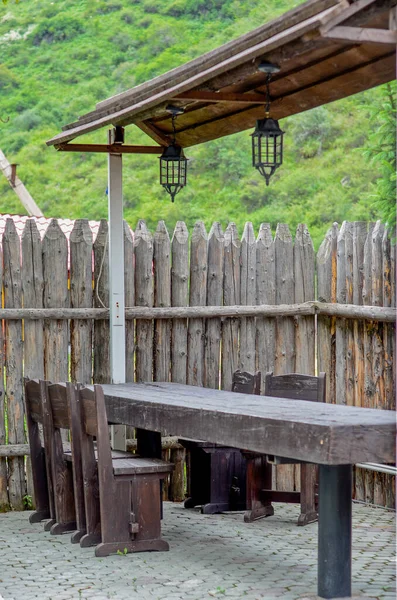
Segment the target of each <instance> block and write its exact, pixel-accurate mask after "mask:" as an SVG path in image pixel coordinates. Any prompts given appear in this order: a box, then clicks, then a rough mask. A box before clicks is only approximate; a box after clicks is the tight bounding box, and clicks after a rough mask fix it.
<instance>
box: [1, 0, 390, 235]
mask: <svg viewBox="0 0 397 600" xmlns="http://www.w3.org/2000/svg"><path fill="white" fill-rule="evenodd" d="M301 1H302V0H268V1H267V2H265V3H264V2H260V3H249V2H247V1H246V0H168V1H167V2H164V0H85V1H84V2H82V1H81V0H64V1H63V2H58V3H55V2H54V3H49V2H47V1H46V0H30V1H29V2H20V3H19V4H18V6H16V5H15V2H13V1H12V0H9V1H8V4H7V7H6V8H4V11H3V13H4V14H1V12H0V56H1V59H0V118H1V121H0V139H1V143H0V147H1V149H2V150H3V151H4V152H5V154H6V155H7V157H8V159H9V160H10V161H11V162H18V163H19V164H20V166H19V171H18V172H19V175H20V176H21V179H22V180H23V182H24V183H25V185H26V186H27V187H28V189H29V191H30V193H31V194H32V196H33V197H34V198H35V200H36V202H37V203H38V205H39V206H40V208H41V209H42V210H43V211H44V213H45V214H46V215H48V216H54V217H69V218H79V217H86V218H90V219H100V218H103V217H106V216H107V196H106V187H107V167H106V156H104V155H95V154H92V155H90V154H85V155H84V154H81V155H79V154H67V153H64V154H63V153H57V152H56V151H55V150H54V149H53V148H48V147H47V146H46V145H45V141H46V140H48V139H49V138H50V137H52V136H53V135H55V134H56V133H58V132H59V131H60V130H61V127H62V126H63V125H64V124H65V123H69V122H72V121H75V120H76V119H77V118H78V116H79V115H81V114H84V113H85V112H88V111H90V110H92V109H93V108H95V105H96V103H97V102H99V101H101V100H103V99H105V98H107V97H109V96H111V95H114V94H117V93H120V92H122V91H124V90H126V89H128V88H131V87H133V86H135V85H138V84H140V83H142V82H144V81H147V80H148V79H150V78H152V77H155V76H156V75H159V74H161V73H163V72H165V71H168V70H170V69H172V68H174V67H176V66H178V65H180V64H183V63H185V62H187V61H188V60H191V59H192V58H195V57H197V56H199V55H200V54H203V53H204V52H207V51H209V50H212V49H213V48H216V47H217V46H219V45H220V44H223V43H225V42H228V41H229V40H231V39H233V38H236V37H237V36H239V35H241V34H244V33H246V32H248V31H250V30H252V29H253V28H255V27H258V26H260V25H263V23H265V22H266V21H269V20H270V19H272V18H275V17H277V16H278V15H280V14H282V13H283V12H285V11H287V10H289V9H291V8H294V7H295V6H297V5H298V4H300V3H301ZM0 6H2V5H1V4H0ZM11 31H12V32H13V35H12V36H10V32H11ZM389 97H390V96H389ZM387 98H388V92H387V91H384V88H378V89H374V90H371V91H368V92H365V93H363V94H359V95H356V96H351V97H349V98H346V99H345V100H343V101H339V102H336V103H332V104H329V105H326V106H323V107H319V108H318V109H315V110H312V111H308V112H305V113H301V114H298V115H296V116H292V117H290V118H288V119H285V120H283V121H282V123H281V125H282V128H283V129H284V130H285V132H286V133H285V158H284V164H283V165H282V167H281V168H280V169H278V171H277V172H276V174H275V175H274V177H273V178H272V180H271V183H270V186H269V187H266V185H265V182H264V180H263V179H262V178H261V177H260V175H259V174H258V173H257V172H256V171H255V170H254V169H253V168H252V165H251V138H250V135H249V134H250V132H249V131H247V132H243V133H240V134H237V135H233V136H230V137H226V138H223V139H220V140H214V141H213V142H209V143H207V144H203V145H201V146H197V147H193V148H189V149H188V150H187V151H186V154H187V156H188V157H189V159H190V160H189V172H188V186H187V187H186V188H185V189H183V190H182V191H181V192H180V194H178V196H177V197H176V200H175V203H174V204H172V203H171V202H170V200H169V197H168V195H167V194H166V192H164V190H163V189H162V188H161V187H160V186H159V184H158V159H157V158H156V157H155V156H136V155H131V156H125V157H124V159H123V169H124V184H125V185H124V204H125V216H126V219H127V220H128V221H129V223H130V224H131V226H133V227H135V225H136V222H137V220H138V219H139V218H144V219H146V221H147V223H148V225H149V227H151V228H153V227H155V226H156V224H157V221H158V220H159V219H164V220H165V221H166V223H167V225H168V227H169V228H170V229H172V228H173V226H174V225H175V223H176V221H177V220H179V219H181V220H185V221H186V222H187V224H188V226H189V227H191V226H192V225H193V223H194V221H196V220H197V219H202V220H204V222H205V224H206V226H207V228H209V227H210V225H211V223H212V222H213V221H214V220H218V221H220V222H221V223H222V225H223V226H224V227H225V226H226V225H227V223H228V222H229V221H234V222H236V224H237V226H238V227H239V229H240V233H242V227H243V224H244V223H245V221H247V220H251V221H252V222H253V224H254V227H255V228H256V230H258V227H259V225H260V223H261V222H265V221H266V222H269V223H271V225H272V227H273V228H275V227H276V225H277V222H279V221H280V222H286V223H288V224H289V225H290V227H291V229H292V230H293V229H294V228H295V227H296V225H297V224H298V223H299V222H302V221H303V222H306V223H307V225H308V226H309V228H310V232H311V234H312V236H313V239H314V242H315V245H316V246H318V244H319V243H320V241H321V240H322V238H323V236H324V233H325V231H326V230H327V228H328V227H329V225H330V224H331V223H332V222H333V221H339V222H341V221H342V220H343V219H349V220H355V219H357V220H367V219H371V220H372V219H377V218H386V217H384V215H385V214H386V213H385V212H384V210H383V208H382V206H383V205H382V202H383V201H386V199H388V201H390V199H391V197H392V194H391V185H392V184H393V185H394V186H395V179H393V177H394V174H393V173H392V172H391V170H392V166H393V164H394V163H393V157H392V155H393V154H394V151H393V148H392V144H391V141H390V139H391V138H389V137H388V136H389V133H387V135H386V133H385V132H386V131H387V132H389V125H390V120H389V117H387V116H386V115H385V116H382V114H383V111H384V110H386V109H382V110H381V107H383V106H384V105H385V103H386V104H387V102H388V100H387ZM372 106H374V107H377V108H375V114H374V115H372V113H373V112H374V111H373V110H372V108H371V107H372ZM386 113H387V110H386ZM7 119H8V121H7ZM383 119H384V120H383ZM3 121H6V122H3ZM379 128H381V134H380V133H379ZM380 135H381V136H382V139H385V140H387V142H386V141H385V142H382V143H381V146H379V144H378V141H379V139H380V137H379V136H380ZM126 138H127V139H126V142H127V143H131V144H141V143H149V144H152V143H153V142H152V141H151V140H149V138H147V136H145V134H143V133H142V132H141V131H140V130H139V129H137V128H134V127H133V126H131V127H128V128H127V130H126ZM105 140H106V131H105V130H102V131H99V132H97V133H95V134H90V135H89V136H86V137H85V138H82V141H87V142H97V143H104V142H105ZM371 148H372V150H373V152H372V150H371ZM370 150H371V152H372V153H371V152H370ZM394 160H395V158H394ZM376 198H378V200H377V199H376ZM380 199H383V200H380ZM0 211H2V212H14V213H21V212H23V207H22V205H21V204H20V202H19V200H18V198H17V197H16V195H15V193H14V192H13V190H12V189H11V188H10V187H9V185H8V183H7V181H6V180H5V178H1V179H0ZM387 218H388V219H389V221H390V222H392V221H391V220H390V217H387Z"/></svg>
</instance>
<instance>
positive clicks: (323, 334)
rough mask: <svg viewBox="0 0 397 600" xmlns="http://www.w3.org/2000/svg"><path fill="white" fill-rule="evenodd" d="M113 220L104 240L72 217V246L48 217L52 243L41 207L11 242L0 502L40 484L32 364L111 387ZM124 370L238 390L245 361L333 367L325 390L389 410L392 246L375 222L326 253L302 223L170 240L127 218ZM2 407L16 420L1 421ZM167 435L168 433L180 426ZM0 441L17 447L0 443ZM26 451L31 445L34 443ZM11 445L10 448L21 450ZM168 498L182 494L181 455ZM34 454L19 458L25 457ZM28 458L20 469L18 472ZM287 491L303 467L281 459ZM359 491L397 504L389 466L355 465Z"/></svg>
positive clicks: (338, 233) (343, 230) (11, 501)
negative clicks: (31, 412) (25, 382)
mask: <svg viewBox="0 0 397 600" xmlns="http://www.w3.org/2000/svg"><path fill="white" fill-rule="evenodd" d="M107 236H108V225H107V222H106V221H102V222H101V224H100V228H99V232H98V234H97V236H96V239H95V240H93V239H92V233H91V230H90V227H89V224H88V221H86V220H84V219H82V220H78V221H76V222H75V225H74V228H73V231H72V233H71V235H70V240H69V242H68V241H67V239H66V237H65V235H64V234H63V232H62V230H61V228H60V226H59V224H58V222H57V221H56V220H55V219H54V220H52V221H51V223H50V225H49V227H48V229H47V231H46V233H45V235H44V237H43V239H41V237H40V234H39V232H38V230H37V226H36V223H35V220H34V219H30V220H28V221H27V223H26V226H25V229H24V231H23V234H22V238H21V239H20V238H19V236H18V233H17V231H16V229H15V225H14V223H13V221H12V220H11V219H10V220H8V221H7V226H6V229H5V232H4V234H3V238H2V240H1V241H2V246H1V257H0V285H1V286H2V289H3V306H2V307H0V320H1V321H2V324H3V326H2V328H0V336H2V337H1V339H0V367H1V369H3V372H4V377H3V378H2V379H0V449H1V452H0V510H4V509H8V508H10V507H11V508H13V509H19V508H23V503H24V502H23V498H24V496H25V494H26V493H28V494H30V495H31V480H30V477H29V461H28V460H27V461H25V459H24V455H22V454H19V450H18V448H19V449H20V448H22V445H24V444H26V434H25V429H24V408H23V398H22V377H23V375H26V376H29V377H36V378H43V377H45V378H47V379H49V380H53V381H56V380H66V379H68V378H69V377H70V378H71V379H72V380H74V381H80V382H82V383H90V382H92V381H93V380H94V381H96V382H98V383H106V382H108V381H109V380H110V372H109V311H108V308H107V305H108V292H109V274H108V242H107ZM124 242H125V257H124V273H125V288H126V291H125V305H126V306H127V307H128V308H127V309H126V319H127V321H126V372H127V379H128V380H129V381H132V380H135V381H143V380H145V381H152V380H154V381H156V380H157V381H160V380H170V381H175V382H179V383H189V384H192V385H201V386H206V387H213V388H218V387H220V388H222V389H226V390H230V389H231V382H232V374H233V372H234V371H235V370H236V369H237V368H242V369H246V370H250V371H253V370H255V369H257V370H260V371H261V373H262V388H263V384H264V377H265V374H266V372H267V371H274V372H275V373H276V374H282V373H286V372H293V371H296V372H301V373H307V374H314V373H315V372H316V371H317V370H318V371H320V370H321V371H325V372H326V373H327V382H328V383H327V401H328V402H337V403H341V404H351V405H356V406H371V407H376V408H388V409H391V408H394V406H395V362H394V360H393V357H394V355H395V335H394V333H395V308H394V307H395V246H394V245H392V244H391V242H390V239H389V237H388V235H387V232H386V231H385V228H384V226H383V225H382V224H381V223H379V222H378V223H376V224H375V223H370V224H367V223H362V222H355V223H343V224H342V226H341V227H340V229H339V228H338V226H337V225H336V224H334V225H333V227H332V228H331V229H330V230H329V231H328V233H327V235H326V236H325V239H324V242H323V243H322V245H321V247H320V249H319V251H318V253H317V255H316V254H315V252H314V249H313V244H312V241H311V238H310V234H309V232H308V230H307V228H306V226H305V225H299V226H298V228H297V231H296V234H295V238H294V239H293V237H292V235H291V233H290V231H289V229H288V227H287V225H284V224H280V225H278V227H277V230H276V233H275V235H274V236H273V235H272V232H271V228H270V225H269V224H266V223H265V224H262V225H261V227H260V229H259V232H258V235H257V236H255V233H254V229H253V227H252V224H251V223H247V224H246V225H245V227H244V231H243V235H242V237H241V239H240V238H239V235H238V231H237V228H236V226H235V225H234V224H232V223H231V224H229V225H228V227H227V229H226V231H225V232H224V233H223V232H222V229H221V227H220V225H219V224H218V223H215V224H214V225H213V226H212V228H211V230H210V232H209V233H208V234H207V231H206V229H205V227H204V224H203V223H200V222H199V223H197V224H196V225H195V227H194V228H193V231H192V232H191V235H190V236H189V231H188V229H187V227H186V225H185V224H184V223H183V222H178V223H177V225H176V227H175V231H174V233H173V236H172V238H171V237H170V235H169V233H168V231H167V228H166V227H165V224H164V223H163V222H160V223H159V225H158V227H157V230H156V232H155V233H154V234H153V235H152V233H151V232H150V231H149V230H148V229H147V227H146V225H145V223H144V222H143V221H139V223H138V225H137V228H136V230H135V232H134V233H133V232H132V231H131V230H130V228H129V227H128V226H127V225H126V226H125V228H124ZM6 415H7V420H6ZM171 433H172V432H171ZM5 446H8V447H9V451H8V453H7V451H5V450H4V451H3V448H4V447H5ZM25 448H26V446H25ZM13 451H15V452H16V454H12V452H13ZM163 451H164V453H168V455H170V454H171V458H172V460H174V461H175V462H176V463H177V464H178V470H177V474H176V476H175V477H174V480H173V481H171V483H170V485H169V486H164V489H166V490H168V493H169V496H170V497H172V498H174V499H181V498H182V496H183V473H184V469H183V451H182V450H181V449H180V448H177V447H171V446H170V447H168V446H167V443H165V446H164V448H163ZM25 462H26V465H25ZM25 467H26V470H25ZM274 484H275V485H276V486H277V488H278V489H280V490H285V489H289V490H293V489H299V466H294V465H292V466H291V465H281V466H278V467H277V468H275V470H274ZM354 494H355V497H356V498H357V499H359V500H363V501H367V502H375V503H376V504H380V505H385V506H389V507H392V506H394V503H395V499H394V486H393V482H392V477H391V475H389V474H388V473H374V472H373V471H368V470H365V471H364V470H361V469H356V476H355V491H354Z"/></svg>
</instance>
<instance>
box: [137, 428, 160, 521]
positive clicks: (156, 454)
mask: <svg viewBox="0 0 397 600" xmlns="http://www.w3.org/2000/svg"><path fill="white" fill-rule="evenodd" d="M135 434H136V442H137V448H136V451H137V454H138V455H139V456H142V457H144V458H161V456H162V454H161V433H160V432H158V431H148V430H146V429H136V430H135ZM160 507H161V518H163V480H162V479H161V480H160Z"/></svg>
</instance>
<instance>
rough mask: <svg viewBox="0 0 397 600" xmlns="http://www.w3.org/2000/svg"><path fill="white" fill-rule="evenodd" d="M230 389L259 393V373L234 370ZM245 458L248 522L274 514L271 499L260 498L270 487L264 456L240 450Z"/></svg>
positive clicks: (245, 515) (269, 471)
mask: <svg viewBox="0 0 397 600" xmlns="http://www.w3.org/2000/svg"><path fill="white" fill-rule="evenodd" d="M232 391H233V392H238V393H240V394H257V395H260V393H261V373H260V372H259V371H257V372H256V373H254V374H253V373H248V372H247V371H240V370H238V371H235V372H234V373H233V381H232ZM241 454H242V456H243V457H244V459H245V486H244V487H245V490H246V492H245V506H244V508H245V509H246V512H245V514H244V521H245V522H246V523H250V522H252V521H255V520H257V519H260V518H262V517H270V516H272V515H273V514H274V508H273V506H272V504H271V501H268V500H266V501H265V500H263V499H262V490H263V489H264V488H269V487H271V484H272V471H271V468H270V469H269V468H268V465H267V461H266V456H265V455H263V454H258V453H257V452H247V451H246V450H242V451H241Z"/></svg>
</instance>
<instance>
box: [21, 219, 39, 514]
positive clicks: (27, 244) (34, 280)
mask: <svg viewBox="0 0 397 600" xmlns="http://www.w3.org/2000/svg"><path fill="white" fill-rule="evenodd" d="M21 251H22V266H21V268H22V271H21V273H22V293H23V306H24V308H43V289H44V280H43V260H42V248H41V237H40V233H39V230H38V229H37V225H36V221H35V220H34V219H28V220H27V221H26V224H25V227H24V230H23V233H22V243H21ZM23 350H24V376H25V377H30V378H31V379H33V378H39V379H43V378H44V323H43V321H42V319H40V320H37V321H31V320H29V319H25V320H24V324H23ZM26 485H27V494H28V495H29V496H31V497H32V498H33V499H34V490H33V475H32V472H31V460H30V456H28V457H27V458H26ZM33 504H34V505H35V500H33Z"/></svg>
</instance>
